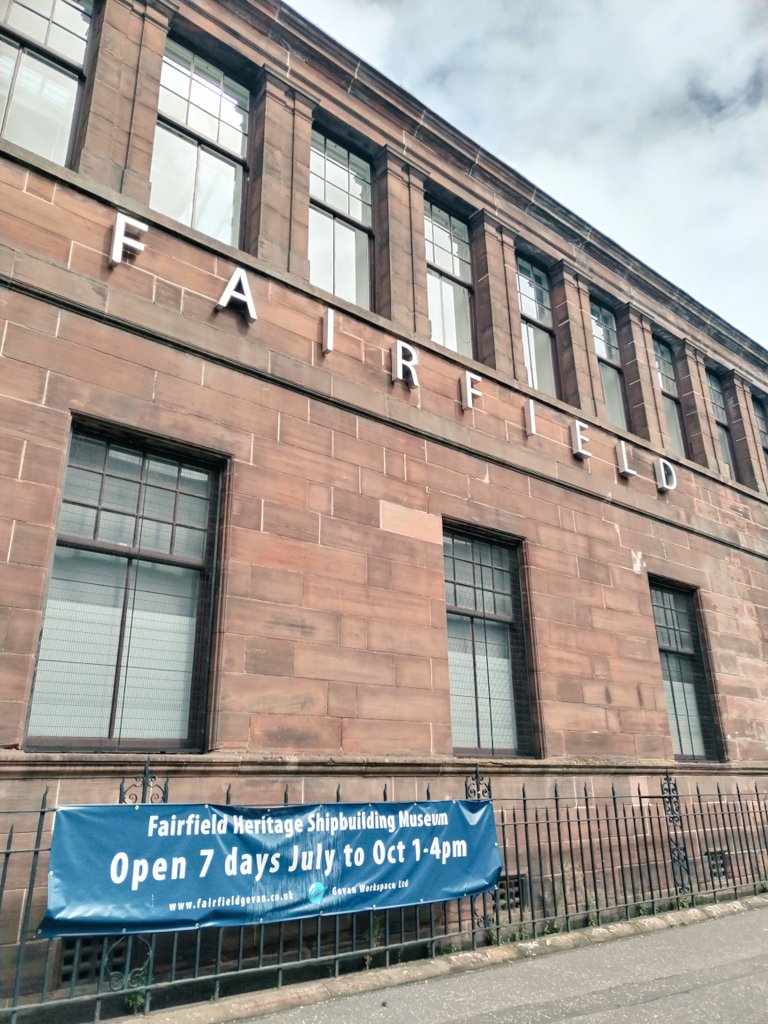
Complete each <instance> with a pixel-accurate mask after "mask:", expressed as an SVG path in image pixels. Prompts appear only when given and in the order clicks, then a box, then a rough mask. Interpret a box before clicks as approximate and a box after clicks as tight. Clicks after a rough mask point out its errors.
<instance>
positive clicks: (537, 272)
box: [517, 256, 558, 398]
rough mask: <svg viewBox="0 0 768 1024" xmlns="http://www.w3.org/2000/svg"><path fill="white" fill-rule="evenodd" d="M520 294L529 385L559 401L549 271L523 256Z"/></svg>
mask: <svg viewBox="0 0 768 1024" xmlns="http://www.w3.org/2000/svg"><path fill="white" fill-rule="evenodd" d="M517 294H518V298H519V300H520V314H521V317H522V328H523V356H524V358H525V368H526V370H527V371H528V383H529V384H530V385H531V387H532V388H536V390H537V391H542V392H543V393H544V394H545V395H551V396H552V397H553V398H557V393H558V384H557V362H556V359H555V336H554V328H553V322H552V299H551V296H550V289H549V278H548V276H547V273H546V271H544V270H542V268H541V267H538V266H536V264H534V263H531V261H530V260H528V259H526V258H525V257H523V256H518V258H517Z"/></svg>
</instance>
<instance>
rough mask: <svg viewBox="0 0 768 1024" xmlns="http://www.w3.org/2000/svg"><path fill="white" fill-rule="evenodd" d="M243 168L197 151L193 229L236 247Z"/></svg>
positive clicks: (208, 153)
mask: <svg viewBox="0 0 768 1024" xmlns="http://www.w3.org/2000/svg"><path fill="white" fill-rule="evenodd" d="M241 178H242V168H241V167H240V165H239V164H234V163H232V162H231V161H229V160H225V159H224V158H223V157H220V156H216V155H215V154H214V153H211V152H210V150H207V149H202V148H201V149H200V151H199V158H198V169H197V190H196V194H195V215H194V219H193V227H196V228H197V229H198V231H202V232H204V233H205V234H206V235H210V236H211V238H218V240H219V241H220V242H226V243H227V244H228V245H237V242H238V238H239V235H240V198H241V191H242V189H241Z"/></svg>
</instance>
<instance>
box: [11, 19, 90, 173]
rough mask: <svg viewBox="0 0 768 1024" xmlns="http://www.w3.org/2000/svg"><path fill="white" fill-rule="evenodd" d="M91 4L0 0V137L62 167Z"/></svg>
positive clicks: (67, 149) (78, 87) (80, 76)
mask: <svg viewBox="0 0 768 1024" xmlns="http://www.w3.org/2000/svg"><path fill="white" fill-rule="evenodd" d="M92 11H93V4H92V2H91V0H0V136H2V138H4V139H6V140H7V141H8V142H13V143H15V144H16V145H17V146H23V147H24V149H28V150H30V151H31V152H32V153H36V154H37V155H38V156H42V157H45V158H46V159H48V160H52V161H53V162H54V163H57V164H66V163H67V161H68V159H69V156H70V147H71V142H72V135H73V127H74V122H75V114H76V111H77V104H78V98H79V94H80V91H81V85H82V81H83V62H84V59H85V47H86V42H87V39H88V30H89V28H90V23H91V14H92Z"/></svg>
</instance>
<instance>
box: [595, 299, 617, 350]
mask: <svg viewBox="0 0 768 1024" xmlns="http://www.w3.org/2000/svg"><path fill="white" fill-rule="evenodd" d="M591 312H592V337H593V338H594V342H595V352H596V353H597V355H598V356H600V357H601V358H602V359H608V360H610V361H611V362H612V363H619V362H620V361H621V354H620V352H619V342H618V337H617V335H616V319H615V317H614V315H613V313H612V312H611V310H610V309H606V308H605V307H604V306H598V304H597V303H596V302H593V303H592V304H591Z"/></svg>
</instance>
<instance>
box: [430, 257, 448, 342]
mask: <svg viewBox="0 0 768 1024" xmlns="http://www.w3.org/2000/svg"><path fill="white" fill-rule="evenodd" d="M440 281H441V278H440V275H439V274H436V273H435V272H434V270H428V271H427V304H428V308H429V322H430V326H431V328H432V340H433V341H436V342H438V344H440V345H444V344H445V341H444V338H445V324H444V323H443V298H442V288H441V284H440Z"/></svg>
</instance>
